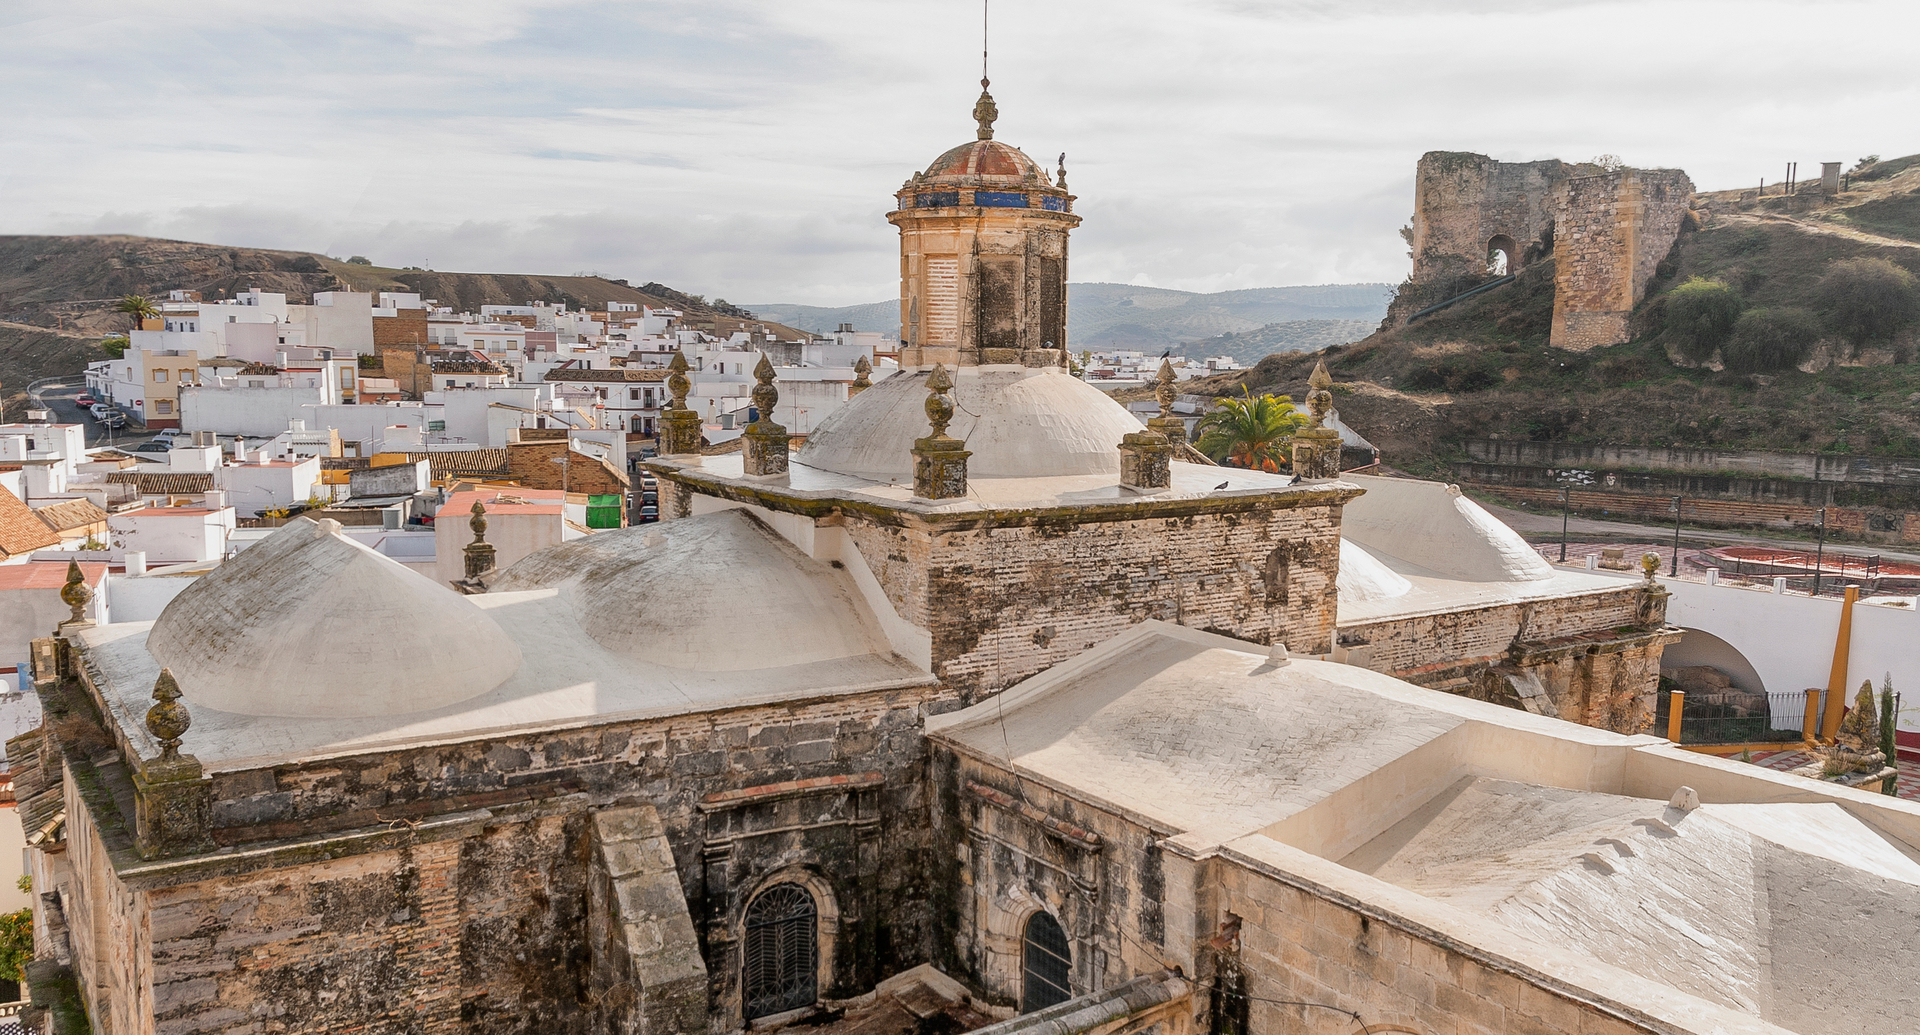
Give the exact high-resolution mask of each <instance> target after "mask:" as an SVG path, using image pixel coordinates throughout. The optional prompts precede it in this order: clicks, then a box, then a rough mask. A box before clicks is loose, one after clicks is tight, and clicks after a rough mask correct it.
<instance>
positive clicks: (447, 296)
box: [0, 235, 801, 406]
mask: <svg viewBox="0 0 1920 1035" xmlns="http://www.w3.org/2000/svg"><path fill="white" fill-rule="evenodd" d="M250 287H257V288H260V289H261V290H263V291H278V292H284V293H285V294H286V296H287V300H288V301H291V302H307V301H309V300H310V299H311V298H312V297H313V293H314V292H316V291H417V292H419V293H420V294H421V295H423V296H424V297H427V298H433V299H438V300H439V302H440V304H442V305H451V306H453V307H454V308H455V309H456V310H475V309H478V308H479V307H480V306H482V305H523V304H525V303H526V302H528V301H544V302H565V303H567V304H568V305H570V306H574V307H576V308H599V307H602V306H605V305H606V304H607V303H608V302H610V301H611V302H631V303H637V304H640V305H647V306H653V307H656V308H677V309H681V310H684V311H685V312H686V313H687V316H688V320H689V322H690V323H692V324H693V325H694V326H696V327H701V328H707V329H711V330H712V331H714V332H715V333H717V334H722V335H725V334H731V333H732V332H733V331H735V330H737V329H739V328H741V327H743V326H746V325H749V324H761V323H766V321H761V320H749V319H746V318H744V317H743V316H742V315H740V313H741V311H740V310H736V309H732V308H731V307H728V308H727V309H725V310H722V309H718V308H716V307H714V306H712V305H709V304H707V303H706V302H705V301H704V300H703V299H700V298H699V297H697V296H694V295H688V294H684V293H682V292H680V291H676V290H674V289H673V288H669V287H666V286H665V285H661V284H644V285H642V286H640V287H638V288H635V287H632V286H631V285H629V284H627V283H626V282H624V281H618V280H608V279H606V278H604V277H560V276H538V275H526V274H501V273H445V272H440V271H434V270H406V269H389V268H386V267H381V266H366V265H361V264H358V263H347V262H341V261H338V260H336V259H332V258H329V257H327V256H325V255H317V254H314V253H311V252H295V251H277V250H274V249H267V248H235V247H228V246H225V245H215V244H200V243H196V242H192V241H168V240H161V239H157V238H151V237H133V236H127V235H87V236H70V237H28V236H0V397H4V398H5V399H6V401H7V403H8V405H10V406H17V405H18V403H19V401H20V399H21V397H22V396H23V390H24V389H25V387H26V385H27V383H28V382H29V381H32V380H33V379H35V378H39V377H47V376H52V375H56V374H71V373H77V372H78V371H80V370H81V369H82V368H84V367H85V365H86V364H87V363H89V362H92V361H95V360H99V359H104V358H106V353H105V352H103V351H101V349H100V348H99V346H98V345H97V344H96V343H97V342H98V341H99V339H100V338H102V337H104V336H106V335H107V334H109V333H115V332H119V331H123V330H125V329H126V326H127V319H126V317H124V316H122V315H120V314H118V313H115V312H113V309H112V307H113V303H114V302H115V301H116V300H118V299H119V298H121V297H122V296H124V295H128V294H144V295H148V296H149V297H164V296H165V295H166V292H168V291H170V290H174V289H185V290H190V291H199V292H200V293H201V294H202V295H203V296H204V297H207V298H216V297H223V296H229V295H232V294H234V293H235V292H238V291H245V290H246V289H248V288H250ZM767 326H768V328H769V329H770V330H772V331H774V332H775V333H776V334H779V335H781V336H783V337H791V336H796V335H798V334H800V333H801V332H800V331H799V330H798V329H796V328H793V327H789V326H785V325H781V324H770V323H769V324H767Z"/></svg>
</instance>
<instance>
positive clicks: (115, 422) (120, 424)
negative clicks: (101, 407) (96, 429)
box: [100, 410, 127, 428]
mask: <svg viewBox="0 0 1920 1035" xmlns="http://www.w3.org/2000/svg"><path fill="white" fill-rule="evenodd" d="M100 423H102V424H105V425H106V426H107V427H109V428H124V427H126V426H127V415H126V414H124V413H121V412H120V411H119V410H108V411H107V415H106V416H104V417H102V418H100Z"/></svg>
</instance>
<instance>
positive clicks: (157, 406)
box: [153, 399, 173, 414]
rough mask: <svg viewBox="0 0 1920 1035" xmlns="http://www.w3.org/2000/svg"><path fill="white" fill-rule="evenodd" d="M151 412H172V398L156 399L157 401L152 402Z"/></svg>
mask: <svg viewBox="0 0 1920 1035" xmlns="http://www.w3.org/2000/svg"><path fill="white" fill-rule="evenodd" d="M153 412H155V413H162V414H164V413H172V412H173V401H172V400H170V399H161V400H159V401H157V402H155V403H154V404H153Z"/></svg>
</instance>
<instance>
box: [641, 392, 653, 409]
mask: <svg viewBox="0 0 1920 1035" xmlns="http://www.w3.org/2000/svg"><path fill="white" fill-rule="evenodd" d="M643 405H646V406H649V407H651V406H652V405H653V389H651V388H649V389H647V401H646V402H645V403H644V404H643Z"/></svg>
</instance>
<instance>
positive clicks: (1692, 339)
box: [1666, 277, 1746, 363]
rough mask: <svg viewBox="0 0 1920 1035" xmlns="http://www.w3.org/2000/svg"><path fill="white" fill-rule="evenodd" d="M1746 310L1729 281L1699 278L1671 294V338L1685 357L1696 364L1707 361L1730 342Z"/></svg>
mask: <svg viewBox="0 0 1920 1035" xmlns="http://www.w3.org/2000/svg"><path fill="white" fill-rule="evenodd" d="M1745 308H1746V302H1745V301H1743V300H1742V299H1741V298H1740V292H1738V291H1735V290H1734V289H1733V288H1731V287H1729V286H1727V284H1726V282H1725V281H1720V280H1706V279H1703V278H1701V277H1695V278H1693V279H1692V280H1689V281H1687V282H1686V283H1685V284H1682V285H1680V286H1679V287H1677V288H1674V289H1673V290H1672V291H1669V292H1667V299H1666V331H1667V337H1669V338H1671V339H1673V341H1674V343H1675V344H1677V345H1678V346H1680V354H1681V355H1683V356H1685V357H1687V358H1688V359H1690V360H1693V361H1694V362H1695V363H1702V362H1705V361H1706V360H1707V358H1708V357H1710V356H1712V355H1713V352H1714V350H1715V349H1717V348H1719V347H1721V346H1722V345H1725V344H1726V343H1727V335H1729V334H1732V333H1733V325H1734V322H1735V321H1736V320H1739V319H1740V310H1742V309H1745Z"/></svg>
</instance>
